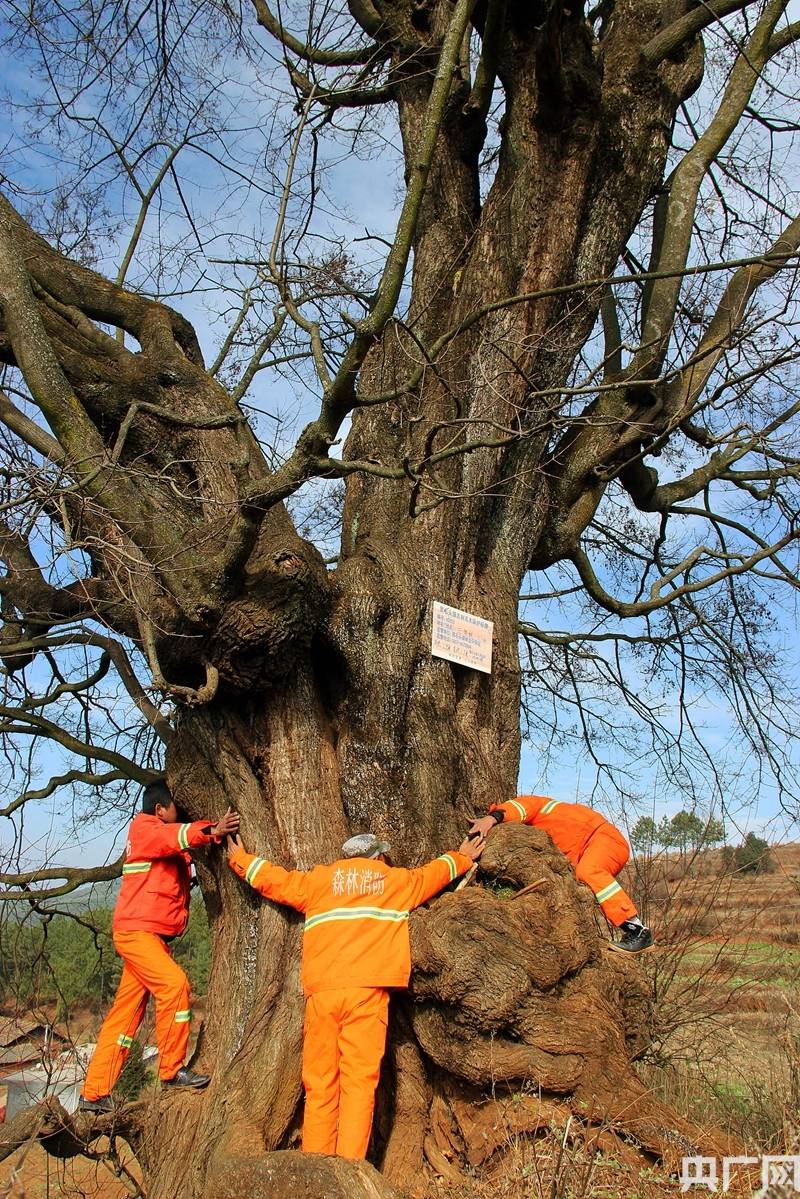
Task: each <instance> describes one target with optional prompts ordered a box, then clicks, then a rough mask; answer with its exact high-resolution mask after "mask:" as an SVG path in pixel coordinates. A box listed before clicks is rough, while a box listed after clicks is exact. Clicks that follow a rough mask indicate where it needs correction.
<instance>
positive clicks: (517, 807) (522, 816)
mask: <svg viewBox="0 0 800 1199" xmlns="http://www.w3.org/2000/svg"><path fill="white" fill-rule="evenodd" d="M506 806H507V807H509V808H513V809H514V811H515V812H516V813H517V815H518V816H519V818H520V820H521V821H522V823H523V824H524V823H525V821H526V820H527V819H528V813H527V812H526V811H525V809H524V808H523V806H522V804H521V803H517V801H516V800H515V799H510V800H509V801H508V803H507V805H506Z"/></svg>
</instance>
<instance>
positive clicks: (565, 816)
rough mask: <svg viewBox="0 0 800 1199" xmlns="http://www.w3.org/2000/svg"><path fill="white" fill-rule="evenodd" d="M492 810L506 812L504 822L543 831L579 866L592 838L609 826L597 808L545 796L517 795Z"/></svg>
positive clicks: (494, 806) (493, 806)
mask: <svg viewBox="0 0 800 1199" xmlns="http://www.w3.org/2000/svg"><path fill="white" fill-rule="evenodd" d="M489 811H490V812H503V819H504V822H505V821H514V820H518V821H521V822H522V823H523V824H533V825H535V826H536V828H543V829H544V831H545V832H546V833H548V834H549V835H550V837H551V839H552V841H553V844H554V845H556V846H557V847H558V848H559V849H560V850H561V852H562V853H563V855H564V857H566V858H569V860H570V862H572V865H573V866H577V864H578V861H579V860H580V857H581V854H582V853H583V851H584V850H585V849H586V846H587V844H588V843H589V838H590V837H592V836H593V834H594V833H596V832H597V830H598V829H599V828H603V826H604V825H608V824H609V823H610V822H609V821H608V820H606V818H605V816H601V815H600V813H599V812H595V810H594V808H586V807H584V805H583V804H580V803H565V802H564V800H561V799H548V797H547V796H546V795H518V796H517V798H516V799H510V800H508V802H507V803H500V804H497V803H496V804H492V806H491V807H490V808H489ZM611 827H612V828H613V827H614V826H613V825H611Z"/></svg>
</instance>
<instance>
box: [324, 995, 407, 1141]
mask: <svg viewBox="0 0 800 1199" xmlns="http://www.w3.org/2000/svg"><path fill="white" fill-rule="evenodd" d="M388 1018H389V992H388V991H384V990H382V989H380V988H377V987H348V988H346V989H343V990H331V991H317V992H316V994H314V995H309V997H308V999H307V1000H306V1018H305V1028H304V1040H303V1086H304V1087H305V1092H306V1107H305V1115H304V1117H303V1150H304V1151H305V1152H306V1153H335V1154H338V1156H339V1157H366V1155H367V1147H368V1145H369V1137H370V1132H371V1131H372V1112H373V1109H374V1107H375V1088H376V1087H377V1085H378V1078H379V1076H380V1072H381V1059H382V1058H383V1051H384V1049H385V1047H386V1025H387V1023H388Z"/></svg>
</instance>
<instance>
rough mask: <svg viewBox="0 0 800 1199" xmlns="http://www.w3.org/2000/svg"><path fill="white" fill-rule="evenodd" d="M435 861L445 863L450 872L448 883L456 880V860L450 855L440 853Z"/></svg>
mask: <svg viewBox="0 0 800 1199" xmlns="http://www.w3.org/2000/svg"><path fill="white" fill-rule="evenodd" d="M436 861H437V862H444V863H445V865H446V866H447V868H448V870H449V871H450V882H451V883H452V881H453V879H454V878H458V866H456V860H455V858H454V857H453V856H452V855H451V854H449V853H440V854H439V856H438V858H437V859H436Z"/></svg>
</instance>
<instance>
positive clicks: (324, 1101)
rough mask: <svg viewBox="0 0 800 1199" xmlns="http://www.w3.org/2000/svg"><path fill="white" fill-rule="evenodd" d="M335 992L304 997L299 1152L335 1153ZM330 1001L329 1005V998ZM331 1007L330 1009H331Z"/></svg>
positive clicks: (337, 1087) (337, 1107) (336, 1023)
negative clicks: (303, 1102)
mask: <svg viewBox="0 0 800 1199" xmlns="http://www.w3.org/2000/svg"><path fill="white" fill-rule="evenodd" d="M339 994H340V992H338V991H335V992H334V991H322V992H319V993H318V994H316V995H309V997H308V999H307V1000H306V1014H305V1023H304V1026H303V1087H304V1089H305V1094H306V1104H305V1110H304V1112H303V1152H304V1153H335V1152H336V1129H337V1125H338V1122H339V1021H338V1011H337V1010H336V1007H337V1005H336V997H337V996H338V995H339ZM332 1000H333V1005H332V1004H331V1001H332ZM332 1008H333V1010H332Z"/></svg>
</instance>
